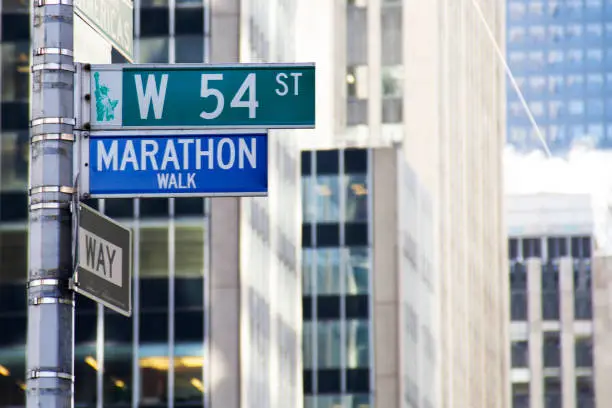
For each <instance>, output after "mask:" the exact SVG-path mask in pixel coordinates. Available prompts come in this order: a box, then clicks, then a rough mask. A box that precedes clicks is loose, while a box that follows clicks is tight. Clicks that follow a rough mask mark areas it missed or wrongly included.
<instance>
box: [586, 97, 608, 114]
mask: <svg viewBox="0 0 612 408" xmlns="http://www.w3.org/2000/svg"><path fill="white" fill-rule="evenodd" d="M587 112H588V114H589V116H601V115H603V112H604V104H603V101H602V100H601V99H589V100H588V101H587Z"/></svg>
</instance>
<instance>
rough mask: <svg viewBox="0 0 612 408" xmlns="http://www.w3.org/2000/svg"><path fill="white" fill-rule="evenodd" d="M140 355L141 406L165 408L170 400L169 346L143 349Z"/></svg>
mask: <svg viewBox="0 0 612 408" xmlns="http://www.w3.org/2000/svg"><path fill="white" fill-rule="evenodd" d="M140 355H141V357H140V361H139V363H140V364H139V365H140V370H141V372H140V379H141V380H140V404H141V405H142V406H151V405H153V406H155V405H162V406H165V405H166V401H167V399H168V365H169V359H168V345H167V344H163V345H161V344H160V345H151V346H148V347H142V348H141V353H140Z"/></svg>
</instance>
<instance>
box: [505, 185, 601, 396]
mask: <svg viewBox="0 0 612 408" xmlns="http://www.w3.org/2000/svg"><path fill="white" fill-rule="evenodd" d="M507 211H508V213H507V216H508V234H509V242H508V246H509V251H508V255H509V259H510V274H509V275H510V296H511V323H510V338H511V342H510V348H511V364H512V368H511V375H510V379H511V383H512V398H513V406H514V408H549V407H551V408H552V407H559V408H561V407H568V406H576V407H580V408H583V407H584V408H589V407H595V406H597V407H605V406H608V405H609V400H606V399H605V398H600V395H599V392H600V389H599V388H597V389H596V386H595V384H596V381H595V378H596V376H599V371H600V370H599V368H598V367H597V364H599V363H594V361H596V360H599V358H600V357H601V358H602V363H603V364H605V363H604V361H605V360H606V359H607V357H606V355H607V350H606V351H604V350H603V349H601V348H600V354H599V355H597V353H594V338H595V337H594V336H595V335H596V332H597V328H596V327H597V322H596V321H595V320H594V307H593V293H594V287H593V285H594V283H593V280H594V279H593V264H592V258H593V252H594V249H595V245H594V240H593V238H592V237H593V211H592V208H591V200H590V198H589V196H588V195H564V194H537V195H520V196H519V195H517V196H508V198H507ZM604 281H605V279H604V280H601V282H602V284H601V285H600V286H602V287H604V283H603V282H604ZM606 296H607V295H606ZM600 300H602V301H606V298H605V297H604V296H602V295H601V294H600ZM600 303H601V302H600ZM599 313H600V315H601V314H602V313H603V316H602V318H603V319H604V320H605V318H606V316H607V314H608V313H607V311H606V310H602V309H601V307H600V308H599ZM601 329H602V330H604V331H605V324H603V325H602V326H601ZM599 339H603V338H602V337H601V336H600V337H599V338H598V340H597V342H599ZM597 342H596V343H595V344H597ZM594 356H595V359H594ZM602 388H605V387H602ZM596 391H597V392H596ZM602 397H603V394H602ZM606 401H607V403H606Z"/></svg>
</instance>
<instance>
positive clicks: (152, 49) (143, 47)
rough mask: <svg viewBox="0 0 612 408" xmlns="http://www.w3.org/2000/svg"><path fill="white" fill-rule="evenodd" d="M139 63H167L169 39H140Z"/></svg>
mask: <svg viewBox="0 0 612 408" xmlns="http://www.w3.org/2000/svg"><path fill="white" fill-rule="evenodd" d="M135 41H139V42H140V62H142V63H156V62H157V63H166V62H168V45H169V44H168V41H169V37H150V38H140V39H138V40H135Z"/></svg>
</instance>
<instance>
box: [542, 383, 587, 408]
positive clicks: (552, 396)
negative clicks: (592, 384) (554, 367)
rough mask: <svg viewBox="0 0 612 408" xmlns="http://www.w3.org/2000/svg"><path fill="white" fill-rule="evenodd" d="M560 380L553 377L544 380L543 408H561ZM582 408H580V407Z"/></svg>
mask: <svg viewBox="0 0 612 408" xmlns="http://www.w3.org/2000/svg"><path fill="white" fill-rule="evenodd" d="M562 392H563V391H562V387H561V379H560V378H558V377H557V378H555V377H545V378H544V408H562V406H563V394H562ZM580 408H582V407H580Z"/></svg>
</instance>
